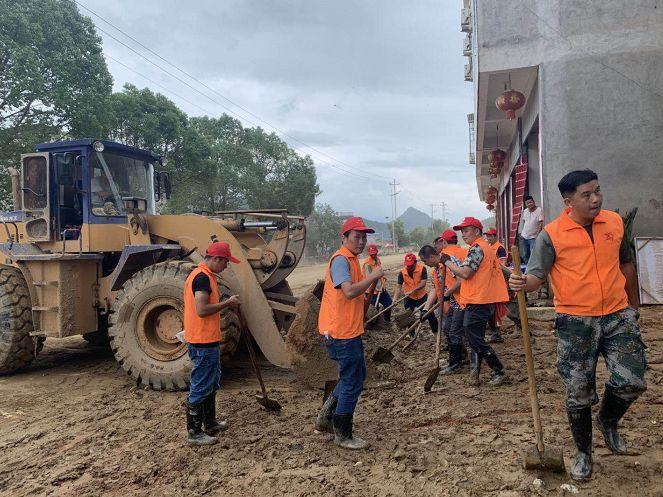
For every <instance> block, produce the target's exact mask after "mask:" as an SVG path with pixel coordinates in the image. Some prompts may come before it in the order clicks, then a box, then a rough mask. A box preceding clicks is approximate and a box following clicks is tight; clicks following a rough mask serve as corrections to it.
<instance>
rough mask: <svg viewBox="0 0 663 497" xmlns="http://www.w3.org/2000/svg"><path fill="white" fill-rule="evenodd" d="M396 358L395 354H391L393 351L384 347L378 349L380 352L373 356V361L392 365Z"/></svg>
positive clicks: (377, 351)
mask: <svg viewBox="0 0 663 497" xmlns="http://www.w3.org/2000/svg"><path fill="white" fill-rule="evenodd" d="M393 358H394V354H392V353H391V350H389V349H385V348H384V347H378V350H376V351H375V353H374V354H373V358H372V359H373V360H374V361H375V362H379V363H381V364H387V363H390V362H391V360H392V359H393Z"/></svg>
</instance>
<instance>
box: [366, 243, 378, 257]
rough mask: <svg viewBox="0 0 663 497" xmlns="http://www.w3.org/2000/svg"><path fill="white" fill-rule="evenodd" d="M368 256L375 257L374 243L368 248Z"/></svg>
mask: <svg viewBox="0 0 663 497" xmlns="http://www.w3.org/2000/svg"><path fill="white" fill-rule="evenodd" d="M367 249H368V255H377V253H378V246H377V245H375V244H374V243H371V244H370V245H369V246H368V247H367Z"/></svg>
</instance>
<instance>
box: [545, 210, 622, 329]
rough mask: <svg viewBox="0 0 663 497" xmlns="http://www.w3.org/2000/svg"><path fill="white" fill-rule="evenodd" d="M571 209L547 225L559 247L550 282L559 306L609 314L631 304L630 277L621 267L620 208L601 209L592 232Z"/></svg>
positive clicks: (560, 309) (567, 310)
mask: <svg viewBox="0 0 663 497" xmlns="http://www.w3.org/2000/svg"><path fill="white" fill-rule="evenodd" d="M569 211H570V209H565V210H564V212H562V214H561V215H560V216H559V217H558V218H557V219H555V220H554V221H553V222H551V223H550V224H548V225H547V226H546V227H545V228H544V229H545V230H546V232H547V233H548V235H549V236H550V240H551V241H552V244H553V247H554V249H555V263H554V264H553V266H552V268H551V270H550V283H551V284H552V287H553V291H554V293H555V300H554V301H555V310H556V311H557V312H559V313H563V314H573V315H576V316H605V315H606V314H611V313H613V312H617V311H621V310H622V309H624V308H626V307H627V306H628V296H627V295H626V290H625V287H626V278H625V276H624V275H623V274H622V271H621V269H620V267H619V249H620V246H621V243H622V238H623V237H624V222H623V221H622V218H621V217H620V216H619V214H617V213H616V212H612V211H606V210H601V212H599V215H598V216H596V218H594V222H593V224H592V234H593V236H594V242H593V243H592V240H591V239H590V237H589V234H588V233H587V231H586V230H585V228H583V227H582V226H580V225H579V224H578V223H576V222H575V221H574V220H573V219H571V218H570V217H569Z"/></svg>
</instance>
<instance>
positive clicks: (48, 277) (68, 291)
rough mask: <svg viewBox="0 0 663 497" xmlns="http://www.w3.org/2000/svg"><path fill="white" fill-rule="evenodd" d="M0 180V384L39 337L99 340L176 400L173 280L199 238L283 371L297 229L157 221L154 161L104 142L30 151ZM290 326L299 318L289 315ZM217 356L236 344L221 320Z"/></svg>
mask: <svg viewBox="0 0 663 497" xmlns="http://www.w3.org/2000/svg"><path fill="white" fill-rule="evenodd" d="M36 150H37V151H36V153H31V154H24V155H22V156H21V165H20V168H18V169H11V170H10V174H11V176H12V197H13V202H14V210H13V211H11V212H3V213H0V222H1V223H2V228H0V242H1V243H0V252H1V253H2V255H3V256H4V260H3V261H1V262H2V264H1V265H0V373H5V374H6V373H11V372H13V371H16V370H18V369H20V368H22V367H24V366H26V365H27V364H29V363H30V362H31V361H33V360H34V359H35V358H36V357H37V354H38V353H39V351H40V350H41V348H42V344H43V342H44V340H46V339H47V338H49V339H50V338H65V337H70V336H74V335H82V336H83V338H85V339H86V340H88V341H89V342H92V343H97V344H103V343H110V346H111V348H112V350H113V353H114V355H115V358H116V359H117V361H118V362H119V363H120V364H121V365H122V367H123V368H124V370H125V371H126V372H127V373H129V374H130V375H131V376H132V377H133V378H135V380H136V381H137V382H138V383H139V384H141V385H144V386H150V387H151V388H154V389H159V390H161V389H165V390H174V389H183V388H186V387H187V386H188V383H189V374H190V362H189V358H188V355H187V349H186V346H185V344H183V343H181V342H180V341H179V340H178V338H177V337H176V334H177V333H179V332H180V331H182V323H183V319H182V311H183V296H182V291H183V287H184V282H185V279H186V277H187V275H188V274H189V273H190V271H191V270H192V269H193V268H194V267H195V265H196V264H197V263H198V262H200V261H201V260H202V257H203V255H204V253H205V250H206V248H207V247H208V246H209V244H210V243H211V242H213V241H225V242H228V243H229V244H230V246H231V249H232V252H233V254H236V257H237V258H238V259H239V260H240V263H239V264H232V265H230V269H229V270H226V271H224V272H223V274H221V275H219V276H218V278H219V285H220V290H221V292H222V293H223V294H226V295H230V294H237V295H239V298H240V300H241V302H242V308H243V310H244V311H245V315H244V318H245V321H246V323H247V326H248V328H249V330H250V333H251V335H252V336H253V338H254V340H255V342H256V343H257V345H258V346H259V348H260V350H261V351H262V353H263V354H264V356H265V357H266V358H267V359H268V360H269V361H270V362H271V363H272V364H274V365H276V366H279V367H284V368H291V367H292V366H293V364H294V363H295V362H297V360H299V361H300V362H301V358H299V359H297V354H296V353H295V352H293V351H289V350H287V349H286V340H285V337H286V335H287V333H288V329H289V327H290V325H291V323H292V322H293V320H295V318H296V317H297V306H296V304H297V299H296V298H295V297H293V295H292V292H291V290H290V287H289V286H288V283H287V281H286V278H287V276H288V275H289V274H290V273H291V272H292V271H293V269H294V268H295V267H296V266H297V264H298V262H299V261H300V258H301V256H302V253H303V250H304V244H305V241H306V227H305V225H304V223H303V218H302V217H298V216H291V215H288V214H287V212H285V211H284V210H282V209H269V210H244V211H228V212H214V213H207V214H206V215H203V214H204V213H203V214H201V213H198V214H195V213H191V214H184V215H160V214H157V212H156V211H157V205H158V203H159V201H163V200H165V199H167V198H169V197H170V193H171V188H172V184H171V178H170V175H169V174H168V173H165V172H157V169H163V168H162V167H160V166H162V165H163V163H164V159H163V158H162V157H159V156H157V155H155V154H153V153H152V152H149V151H146V150H141V149H138V148H134V147H130V146H126V145H122V144H119V143H114V142H110V141H104V140H93V139H83V140H76V141H59V142H54V143H46V144H40V145H38V146H37V148H36ZM300 318H302V317H301V316H300ZM304 319H310V317H308V316H307V317H304ZM221 321H222V343H223V345H222V347H223V348H222V351H223V356H224V357H228V356H230V355H232V353H233V352H234V351H235V349H236V348H237V346H238V340H239V337H240V328H239V327H240V319H239V316H238V315H237V314H236V313H235V311H233V310H231V309H227V310H225V311H224V313H223V314H222V320H221Z"/></svg>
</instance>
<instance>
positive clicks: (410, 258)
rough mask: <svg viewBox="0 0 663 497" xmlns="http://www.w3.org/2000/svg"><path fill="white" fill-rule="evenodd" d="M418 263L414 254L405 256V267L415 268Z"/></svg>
mask: <svg viewBox="0 0 663 497" xmlns="http://www.w3.org/2000/svg"><path fill="white" fill-rule="evenodd" d="M416 263H417V256H416V255H414V254H413V253H412V252H410V253H409V254H406V255H405V265H406V266H408V267H410V266H414V265H415V264H416Z"/></svg>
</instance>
